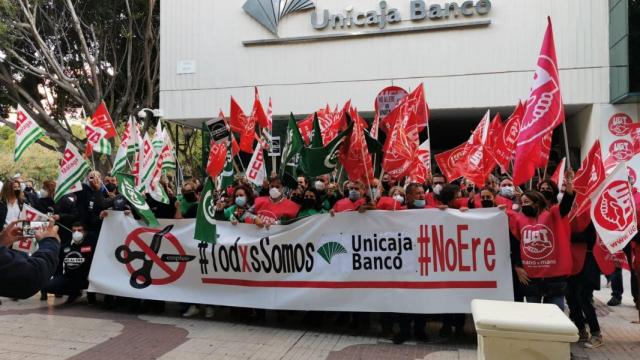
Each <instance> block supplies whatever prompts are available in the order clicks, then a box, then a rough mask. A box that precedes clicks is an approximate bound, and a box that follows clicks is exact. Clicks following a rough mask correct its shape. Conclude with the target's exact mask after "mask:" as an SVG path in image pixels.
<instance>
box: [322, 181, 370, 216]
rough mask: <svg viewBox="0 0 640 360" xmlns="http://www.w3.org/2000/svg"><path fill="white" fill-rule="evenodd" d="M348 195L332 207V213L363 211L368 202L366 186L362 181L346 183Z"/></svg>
mask: <svg viewBox="0 0 640 360" xmlns="http://www.w3.org/2000/svg"><path fill="white" fill-rule="evenodd" d="M345 189H346V190H347V194H348V195H347V197H346V198H344V199H342V200H338V202H336V204H335V205H334V206H333V208H332V209H331V214H335V213H339V212H345V211H363V210H364V209H365V205H366V204H367V199H366V198H365V193H366V190H365V186H364V184H363V183H362V182H361V181H349V182H348V183H347V185H346V188H345Z"/></svg>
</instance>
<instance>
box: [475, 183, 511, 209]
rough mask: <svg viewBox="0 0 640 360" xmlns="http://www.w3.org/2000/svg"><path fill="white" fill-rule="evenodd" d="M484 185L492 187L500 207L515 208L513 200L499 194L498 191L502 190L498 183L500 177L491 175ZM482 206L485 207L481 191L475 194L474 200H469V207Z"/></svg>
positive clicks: (497, 204) (495, 199) (495, 200)
mask: <svg viewBox="0 0 640 360" xmlns="http://www.w3.org/2000/svg"><path fill="white" fill-rule="evenodd" d="M484 186H485V187H484V188H490V189H491V190H492V191H493V194H494V202H495V203H496V206H499V207H500V208H503V207H504V208H506V209H512V208H513V201H512V200H510V199H508V198H506V197H503V196H501V195H499V194H498V192H499V191H500V186H499V185H498V179H497V178H496V177H495V176H493V175H489V177H488V178H487V181H486V182H485V185H484ZM481 207H483V206H482V199H481V193H480V192H478V193H476V194H474V196H473V198H472V201H469V208H472V209H477V208H481Z"/></svg>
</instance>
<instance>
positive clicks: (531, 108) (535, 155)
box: [513, 18, 564, 185]
mask: <svg viewBox="0 0 640 360" xmlns="http://www.w3.org/2000/svg"><path fill="white" fill-rule="evenodd" d="M547 20H548V25H547V31H546V33H545V34H544V40H543V42H542V49H541V50H540V55H539V56H538V64H537V67H536V72H535V74H534V76H533V85H532V86H531V92H530V93H529V99H528V100H527V109H526V111H525V114H524V117H523V118H522V125H521V126H520V133H519V134H518V142H517V148H516V161H515V166H514V169H513V182H514V183H515V184H517V185H520V184H522V183H524V182H526V181H528V180H529V179H531V178H532V177H533V175H534V173H535V170H536V167H543V166H544V165H545V164H540V162H539V161H531V160H532V159H540V158H541V157H540V155H539V154H540V152H541V150H542V149H541V148H542V147H543V146H544V144H543V139H544V137H545V136H548V134H549V133H550V132H552V131H553V129H555V128H556V127H557V126H558V125H560V124H562V122H563V121H564V106H563V104H562V96H561V94H560V74H559V72H558V61H557V60H556V50H555V44H554V42H553V28H552V26H551V18H547ZM546 151H547V154H548V150H546Z"/></svg>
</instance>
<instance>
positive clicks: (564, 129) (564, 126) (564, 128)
mask: <svg viewBox="0 0 640 360" xmlns="http://www.w3.org/2000/svg"><path fill="white" fill-rule="evenodd" d="M562 135H564V152H565V154H566V156H567V161H566V163H565V164H569V169H571V158H570V157H569V137H568V136H567V123H566V120H565V121H563V122H562ZM565 169H566V165H565Z"/></svg>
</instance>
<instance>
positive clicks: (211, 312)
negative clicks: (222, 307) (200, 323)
mask: <svg viewBox="0 0 640 360" xmlns="http://www.w3.org/2000/svg"><path fill="white" fill-rule="evenodd" d="M214 315H215V310H214V309H213V306H207V307H205V308H204V317H205V318H207V319H211V318H212V317H213V316H214Z"/></svg>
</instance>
